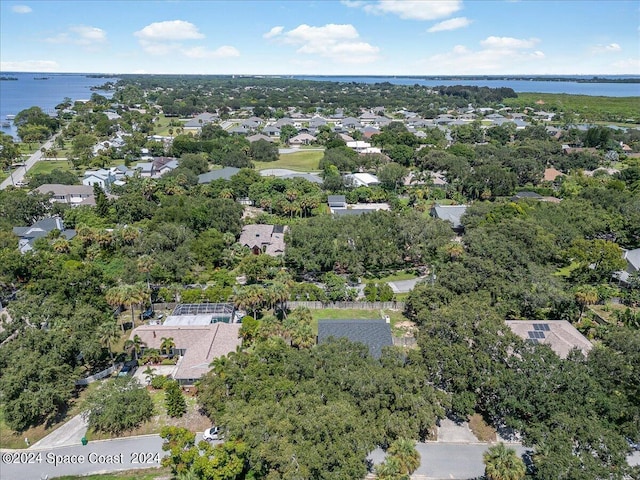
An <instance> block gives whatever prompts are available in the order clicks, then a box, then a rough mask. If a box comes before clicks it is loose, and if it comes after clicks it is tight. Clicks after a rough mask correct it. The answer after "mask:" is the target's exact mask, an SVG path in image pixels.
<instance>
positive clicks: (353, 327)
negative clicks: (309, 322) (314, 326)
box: [318, 319, 393, 358]
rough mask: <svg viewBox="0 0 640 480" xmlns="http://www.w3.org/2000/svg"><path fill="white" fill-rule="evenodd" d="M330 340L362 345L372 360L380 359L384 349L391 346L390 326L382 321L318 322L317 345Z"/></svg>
mask: <svg viewBox="0 0 640 480" xmlns="http://www.w3.org/2000/svg"><path fill="white" fill-rule="evenodd" d="M331 338H333V339H339V338H346V339H348V340H349V341H351V342H356V343H362V344H363V345H365V346H366V347H367V348H368V349H369V354H370V355H371V356H372V357H374V358H380V356H381V355H382V349H383V348H384V347H390V346H392V345H393V337H392V335H391V325H390V324H389V323H387V321H386V320H384V319H380V320H377V319H376V320H319V321H318V343H319V344H320V343H326V342H328V341H329V339H331Z"/></svg>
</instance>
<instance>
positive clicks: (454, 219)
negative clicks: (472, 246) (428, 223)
mask: <svg viewBox="0 0 640 480" xmlns="http://www.w3.org/2000/svg"><path fill="white" fill-rule="evenodd" d="M466 211H467V206H466V205H440V204H439V203H436V204H435V205H434V206H433V208H432V209H431V216H432V217H435V218H439V219H440V220H447V221H448V222H451V228H452V229H453V230H454V231H457V232H461V231H462V230H464V226H463V225H462V216H463V215H464V214H465V212H466Z"/></svg>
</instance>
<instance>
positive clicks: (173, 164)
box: [152, 157, 179, 177]
mask: <svg viewBox="0 0 640 480" xmlns="http://www.w3.org/2000/svg"><path fill="white" fill-rule="evenodd" d="M152 163H153V176H154V177H161V176H162V175H164V174H165V173H169V172H172V171H173V170H175V169H176V168H178V165H179V163H178V159H177V158H175V157H154V158H153V162H152Z"/></svg>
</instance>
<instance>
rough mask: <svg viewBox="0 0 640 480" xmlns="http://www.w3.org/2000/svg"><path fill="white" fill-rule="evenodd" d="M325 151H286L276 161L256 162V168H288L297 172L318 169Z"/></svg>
mask: <svg viewBox="0 0 640 480" xmlns="http://www.w3.org/2000/svg"><path fill="white" fill-rule="evenodd" d="M323 156H324V152H323V151H320V150H306V151H300V152H295V153H285V154H282V155H280V159H279V160H277V161H275V162H255V165H256V170H266V169H268V168H288V169H289V170H295V171H296V172H314V171H316V172H317V171H318V169H319V167H318V166H319V163H320V159H321V158H322V157H323Z"/></svg>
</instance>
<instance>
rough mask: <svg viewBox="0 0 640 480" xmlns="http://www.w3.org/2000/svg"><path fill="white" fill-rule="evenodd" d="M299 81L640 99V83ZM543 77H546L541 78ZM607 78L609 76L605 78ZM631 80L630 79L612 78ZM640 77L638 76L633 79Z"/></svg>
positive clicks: (386, 79)
mask: <svg viewBox="0 0 640 480" xmlns="http://www.w3.org/2000/svg"><path fill="white" fill-rule="evenodd" d="M293 78H297V79H300V80H315V81H324V82H347V83H350V82H356V83H382V82H389V83H391V84H393V85H421V86H425V87H439V86H445V87H450V86H454V85H469V86H475V87H490V88H501V87H505V88H512V89H513V91H514V92H516V93H524V92H536V93H567V94H570V95H589V96H596V97H640V83H605V82H603V83H596V82H593V83H591V82H589V83H587V82H585V83H583V82H576V81H570V80H567V81H564V80H544V79H542V80H540V79H537V80H524V79H482V80H478V79H471V78H465V77H460V78H455V79H450V78H447V79H442V80H438V79H433V78H425V77H415V78H414V77H411V78H410V77H360V76H353V77H352V76H346V77H330V76H327V77H324V76H299V75H298V76H294V77H293ZM538 78H543V77H538ZM585 78H589V77H585ZM604 78H606V76H605V77H604ZM611 78H631V77H611ZM632 78H638V77H632Z"/></svg>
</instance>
